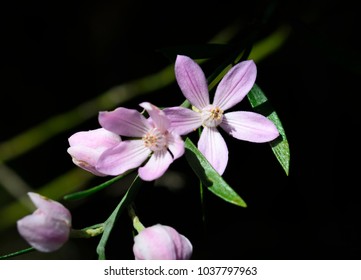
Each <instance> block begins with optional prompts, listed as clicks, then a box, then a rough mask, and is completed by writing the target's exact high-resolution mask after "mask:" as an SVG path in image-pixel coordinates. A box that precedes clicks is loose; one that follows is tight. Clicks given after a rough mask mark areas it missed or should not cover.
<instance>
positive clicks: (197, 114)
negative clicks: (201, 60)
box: [164, 55, 279, 175]
mask: <svg viewBox="0 0 361 280" xmlns="http://www.w3.org/2000/svg"><path fill="white" fill-rule="evenodd" d="M256 74H257V69H256V65H255V63H254V62H253V61H252V60H247V61H243V62H240V63H238V64H236V65H235V66H234V67H232V68H231V69H230V70H229V71H228V73H227V74H226V75H225V76H224V77H223V79H222V80H221V82H220V83H219V85H218V87H217V89H216V92H215V96H214V99H213V103H211V102H210V100H209V92H208V85H207V80H206V77H205V75H204V73H203V71H202V69H201V68H200V66H199V65H198V64H197V63H196V62H195V61H193V60H192V59H191V58H189V57H187V56H183V55H178V56H177V59H176V63H175V75H176V79H177V82H178V85H179V87H180V89H181V90H182V92H183V94H184V96H185V97H186V98H187V99H188V101H189V102H190V103H191V104H192V105H193V110H190V109H187V108H183V107H171V108H166V109H164V111H165V113H166V115H167V116H168V118H169V119H170V120H171V126H172V129H174V131H175V132H177V133H179V134H180V135H184V134H187V133H190V132H192V131H194V130H196V129H197V128H199V127H201V126H203V131H202V134H201V136H200V139H199V141H198V149H199V150H200V151H201V152H202V154H204V156H205V157H206V158H207V160H208V161H209V162H210V163H211V164H212V166H213V167H214V168H215V170H216V171H217V172H218V173H219V174H220V175H222V174H223V172H224V170H225V169H226V166H227V162H228V148H227V145H226V143H225V141H224V139H223V137H222V135H221V133H220V132H219V131H218V126H220V127H221V128H222V129H223V130H225V131H226V132H227V133H228V134H230V135H231V136H233V137H234V138H237V139H239V140H244V141H249V142H255V143H262V142H268V141H271V140H274V139H275V138H277V137H278V135H279V132H278V130H277V128H276V126H275V125H274V123H273V122H272V121H270V120H269V119H267V118H266V117H264V116H263V115H261V114H257V113H254V112H245V111H237V112H231V113H225V111H226V110H228V109H229V108H231V107H233V106H235V105H236V104H237V103H239V102H240V101H241V100H242V99H243V98H244V97H245V96H246V95H247V93H248V92H249V91H250V90H251V88H252V87H253V85H254V82H255V80H256Z"/></svg>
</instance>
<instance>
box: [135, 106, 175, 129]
mask: <svg viewBox="0 0 361 280" xmlns="http://www.w3.org/2000/svg"><path fill="white" fill-rule="evenodd" d="M140 106H141V107H143V108H144V109H145V110H146V111H147V112H148V114H149V116H150V118H151V120H152V123H153V124H154V125H155V127H157V128H158V129H159V130H160V131H161V132H165V131H166V130H167V129H168V128H169V126H170V121H169V119H168V118H167V116H166V115H165V113H164V112H163V111H162V110H160V109H159V108H158V107H157V106H154V105H153V104H151V103H149V102H143V103H141V104H140Z"/></svg>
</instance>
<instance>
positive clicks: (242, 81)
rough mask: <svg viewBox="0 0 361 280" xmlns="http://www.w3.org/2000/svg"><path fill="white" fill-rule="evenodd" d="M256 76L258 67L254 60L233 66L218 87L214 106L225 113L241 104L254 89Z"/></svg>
mask: <svg viewBox="0 0 361 280" xmlns="http://www.w3.org/2000/svg"><path fill="white" fill-rule="evenodd" d="M256 76H257V67H256V64H255V63H254V62H253V60H246V61H243V62H240V63H238V64H236V65H235V66H233V67H232V68H231V69H230V70H229V71H228V72H227V74H226V75H225V76H224V77H223V79H222V80H221V81H220V83H219V85H218V86H217V89H216V93H215V95H214V101H213V105H215V106H219V107H220V108H221V109H222V110H223V111H225V110H227V109H229V108H231V107H233V106H234V105H236V104H237V103H239V102H240V101H241V100H242V99H243V98H244V97H245V96H246V95H247V93H248V92H249V91H250V90H251V89H252V87H253V85H254V82H255V80H256Z"/></svg>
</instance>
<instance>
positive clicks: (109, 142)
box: [68, 128, 121, 151]
mask: <svg viewBox="0 0 361 280" xmlns="http://www.w3.org/2000/svg"><path fill="white" fill-rule="evenodd" d="M68 141H69V145H70V146H86V147H89V148H93V149H97V150H98V149H100V150H101V151H103V150H105V149H106V148H110V147H112V146H115V145H117V144H118V143H119V142H120V141H121V138H120V136H119V135H118V134H115V133H113V132H110V131H108V130H106V129H104V128H98V129H94V130H89V131H79V132H76V133H74V134H73V135H72V136H70V137H69V139H68Z"/></svg>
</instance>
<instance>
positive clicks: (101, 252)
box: [97, 176, 142, 260]
mask: <svg viewBox="0 0 361 280" xmlns="http://www.w3.org/2000/svg"><path fill="white" fill-rule="evenodd" d="M138 178H139V177H138V176H137V177H135V179H134V180H133V183H132V185H131V186H130V187H129V189H128V191H127V192H126V194H125V195H124V197H123V198H122V200H121V201H120V202H119V204H118V205H117V207H116V208H115V209H114V211H113V213H112V214H111V215H110V216H109V218H108V219H107V220H106V221H105V223H104V232H103V235H102V238H101V239H100V241H99V244H98V246H97V253H98V259H99V260H105V259H106V257H105V246H106V243H107V242H108V238H109V236H110V233H111V231H112V229H113V226H114V224H115V222H116V220H117V218H118V217H119V215H120V213H121V212H122V211H123V210H124V208H127V207H128V205H129V204H130V203H132V201H133V200H134V198H135V196H136V194H137V193H138V190H139V188H140V186H141V185H142V184H140V183H139V182H137V181H138Z"/></svg>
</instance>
